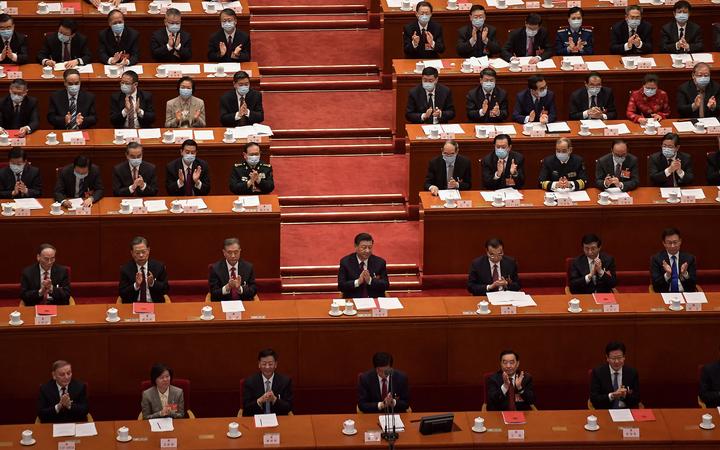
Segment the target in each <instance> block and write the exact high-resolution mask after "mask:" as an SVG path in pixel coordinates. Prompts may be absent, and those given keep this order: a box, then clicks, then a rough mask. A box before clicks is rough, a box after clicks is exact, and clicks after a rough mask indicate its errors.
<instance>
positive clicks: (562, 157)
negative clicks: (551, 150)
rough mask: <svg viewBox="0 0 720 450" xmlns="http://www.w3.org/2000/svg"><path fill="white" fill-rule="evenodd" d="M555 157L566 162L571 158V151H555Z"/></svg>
mask: <svg viewBox="0 0 720 450" xmlns="http://www.w3.org/2000/svg"><path fill="white" fill-rule="evenodd" d="M555 157H556V158H557V159H559V160H560V162H562V163H565V162H568V160H569V159H570V153H560V152H555Z"/></svg>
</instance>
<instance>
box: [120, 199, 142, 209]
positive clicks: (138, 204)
mask: <svg viewBox="0 0 720 450" xmlns="http://www.w3.org/2000/svg"><path fill="white" fill-rule="evenodd" d="M120 202H121V203H122V202H125V203H128V204H129V205H130V209H131V210H132V209H133V208H142V207H143V206H144V202H143V199H141V198H124V199H122V200H120Z"/></svg>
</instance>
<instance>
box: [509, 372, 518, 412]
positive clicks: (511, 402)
mask: <svg viewBox="0 0 720 450" xmlns="http://www.w3.org/2000/svg"><path fill="white" fill-rule="evenodd" d="M507 397H508V411H516V410H517V407H515V383H514V382H513V381H512V378H511V379H510V388H508V391H507Z"/></svg>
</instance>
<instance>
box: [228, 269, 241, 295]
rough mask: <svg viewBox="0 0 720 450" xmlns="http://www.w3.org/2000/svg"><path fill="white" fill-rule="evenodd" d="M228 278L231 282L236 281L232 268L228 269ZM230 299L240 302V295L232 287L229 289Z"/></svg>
mask: <svg viewBox="0 0 720 450" xmlns="http://www.w3.org/2000/svg"><path fill="white" fill-rule="evenodd" d="M230 278H231V279H233V280H236V279H237V276H236V275H235V268H234V267H231V268H230ZM230 298H232V299H233V300H240V293H239V292H238V290H237V289H235V288H234V287H231V288H230Z"/></svg>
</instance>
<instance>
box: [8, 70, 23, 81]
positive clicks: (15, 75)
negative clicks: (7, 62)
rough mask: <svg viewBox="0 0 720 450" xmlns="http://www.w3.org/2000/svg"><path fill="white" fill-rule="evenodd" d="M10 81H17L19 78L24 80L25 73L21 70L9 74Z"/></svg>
mask: <svg viewBox="0 0 720 450" xmlns="http://www.w3.org/2000/svg"><path fill="white" fill-rule="evenodd" d="M7 77H8V80H15V79H17V78H22V77H23V73H22V72H20V71H19V70H13V71H12V72H7Z"/></svg>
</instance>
